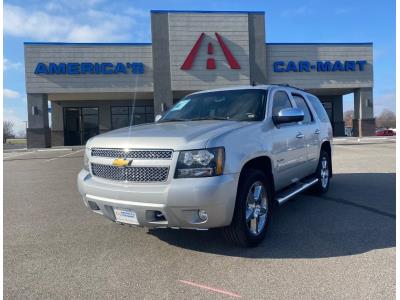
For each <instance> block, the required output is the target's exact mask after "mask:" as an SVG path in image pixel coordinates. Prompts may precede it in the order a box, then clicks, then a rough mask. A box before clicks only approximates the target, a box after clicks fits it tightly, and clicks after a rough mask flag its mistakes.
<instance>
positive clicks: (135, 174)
mask: <svg viewBox="0 0 400 300" xmlns="http://www.w3.org/2000/svg"><path fill="white" fill-rule="evenodd" d="M91 166H92V173H93V175H94V176H98V177H101V178H105V179H110V180H117V181H132V182H162V181H166V180H167V178H168V172H169V168H168V167H115V166H110V165H102V164H94V163H92V164H91Z"/></svg>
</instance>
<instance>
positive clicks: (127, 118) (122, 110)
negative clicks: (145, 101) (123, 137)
mask: <svg viewBox="0 0 400 300" xmlns="http://www.w3.org/2000/svg"><path fill="white" fill-rule="evenodd" d="M153 111H154V108H153V106H152V105H144V106H143V105H139V106H135V107H132V106H112V107H111V125H112V128H113V129H117V128H121V127H127V126H130V125H137V124H142V123H151V122H154V114H153Z"/></svg>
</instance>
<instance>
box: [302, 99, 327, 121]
mask: <svg viewBox="0 0 400 300" xmlns="http://www.w3.org/2000/svg"><path fill="white" fill-rule="evenodd" d="M307 99H308V100H309V101H310V103H311V105H312V107H313V108H314V110H315V112H316V113H317V115H318V118H319V120H320V121H321V122H330V121H329V117H328V115H327V113H326V110H325V108H324V107H323V105H322V103H321V101H319V99H318V98H317V97H315V96H311V95H307Z"/></svg>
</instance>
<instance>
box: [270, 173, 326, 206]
mask: <svg viewBox="0 0 400 300" xmlns="http://www.w3.org/2000/svg"><path fill="white" fill-rule="evenodd" d="M317 182H318V178H315V179H313V180H312V181H310V182H308V183H305V184H303V185H302V186H300V187H299V188H298V189H297V190H295V191H293V192H291V193H290V194H288V195H286V196H284V197H281V198H279V197H278V198H276V201H277V202H278V204H279V205H282V204H283V203H285V202H286V201H288V200H289V199H290V198H292V197H294V196H295V195H297V194H298V193H300V192H302V191H304V190H305V189H307V188H309V187H310V186H312V185H314V184H316V183H317Z"/></svg>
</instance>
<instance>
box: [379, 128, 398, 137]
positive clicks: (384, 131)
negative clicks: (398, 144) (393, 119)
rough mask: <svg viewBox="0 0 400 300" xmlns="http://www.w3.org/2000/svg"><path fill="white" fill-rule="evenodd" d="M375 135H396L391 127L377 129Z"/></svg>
mask: <svg viewBox="0 0 400 300" xmlns="http://www.w3.org/2000/svg"><path fill="white" fill-rule="evenodd" d="M375 135H376V136H394V135H396V132H395V131H394V130H392V129H378V130H377V131H376V132H375Z"/></svg>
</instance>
